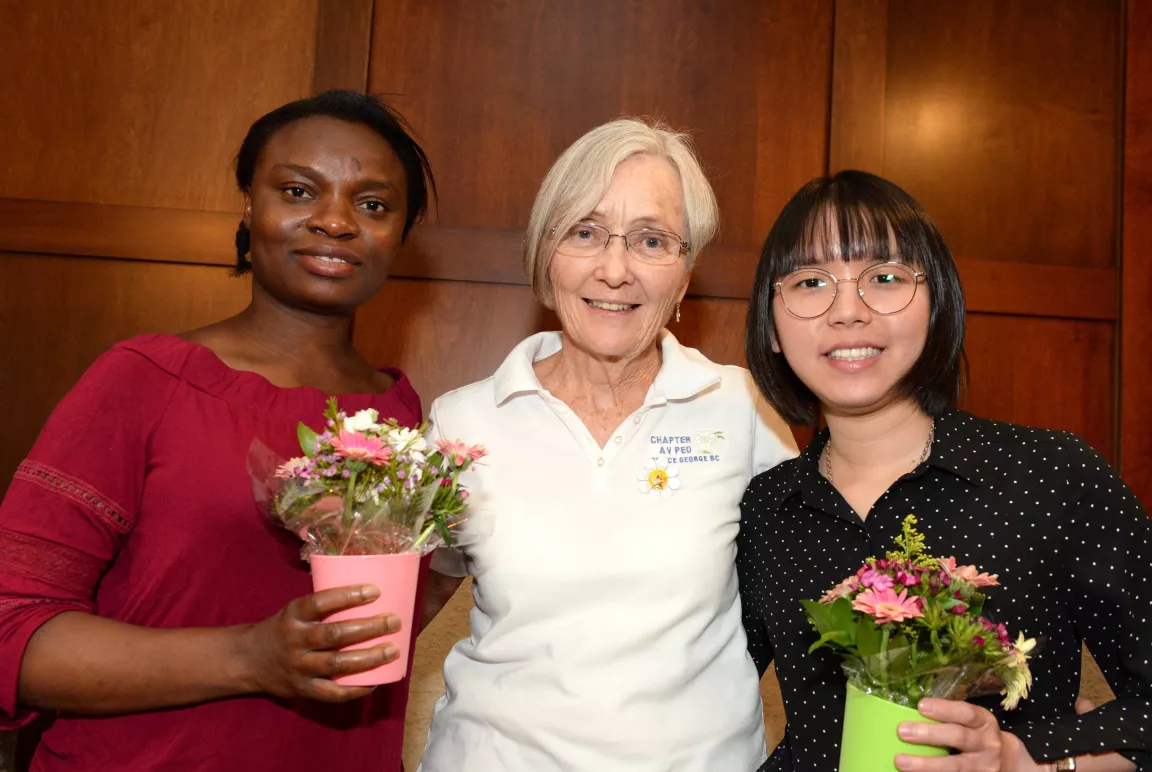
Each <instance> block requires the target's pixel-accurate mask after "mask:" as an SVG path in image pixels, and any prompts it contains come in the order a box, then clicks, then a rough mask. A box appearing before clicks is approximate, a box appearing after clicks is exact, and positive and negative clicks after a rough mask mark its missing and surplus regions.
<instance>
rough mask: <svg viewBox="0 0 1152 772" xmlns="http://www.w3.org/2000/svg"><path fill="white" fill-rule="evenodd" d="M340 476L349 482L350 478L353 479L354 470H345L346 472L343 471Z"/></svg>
mask: <svg viewBox="0 0 1152 772" xmlns="http://www.w3.org/2000/svg"><path fill="white" fill-rule="evenodd" d="M340 476H341V477H343V478H344V479H345V480H347V479H348V478H349V477H351V476H352V470H351V469H345V470H344V471H343V472H342V473H341V474H340Z"/></svg>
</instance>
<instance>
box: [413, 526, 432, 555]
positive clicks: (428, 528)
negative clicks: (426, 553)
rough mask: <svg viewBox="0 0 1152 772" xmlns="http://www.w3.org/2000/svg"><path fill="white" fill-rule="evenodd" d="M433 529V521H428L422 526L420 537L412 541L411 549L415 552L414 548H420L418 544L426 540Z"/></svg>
mask: <svg viewBox="0 0 1152 772" xmlns="http://www.w3.org/2000/svg"><path fill="white" fill-rule="evenodd" d="M435 530H436V524H435V523H429V524H428V525H427V526H426V527H425V528H424V531H423V532H422V533H421V534H420V538H418V539H416V541H414V542H412V551H413V552H415V551H416V550H418V549H420V545H422V544H423V543H424V542H426V541H428V537H429V536H431V535H432V532H433V531H435Z"/></svg>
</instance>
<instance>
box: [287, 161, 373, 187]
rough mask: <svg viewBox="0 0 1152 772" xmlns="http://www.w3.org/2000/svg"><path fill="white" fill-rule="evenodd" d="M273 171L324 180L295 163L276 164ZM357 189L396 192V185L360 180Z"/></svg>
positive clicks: (313, 171) (309, 168) (319, 174)
mask: <svg viewBox="0 0 1152 772" xmlns="http://www.w3.org/2000/svg"><path fill="white" fill-rule="evenodd" d="M272 168H273V169H283V170H285V171H290V172H295V173H296V174H299V175H300V176H302V177H307V178H308V179H310V180H312V181H314V182H321V181H323V180H324V175H323V174H321V173H320V172H319V171H317V170H316V169H313V168H312V167H311V166H301V165H300V164H294V163H282V164H276V165H275V166H273V167H272ZM357 187H360V188H365V189H370V190H396V184H395V183H394V182H391V181H389V180H371V179H369V180H360V182H359V183H358V184H357Z"/></svg>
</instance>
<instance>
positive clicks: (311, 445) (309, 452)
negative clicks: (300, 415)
mask: <svg viewBox="0 0 1152 772" xmlns="http://www.w3.org/2000/svg"><path fill="white" fill-rule="evenodd" d="M296 438H297V439H299V440H300V450H302V451H304V455H305V456H307V457H308V458H312V457H313V456H315V455H316V450H317V448H318V447H319V445H320V440H319V435H318V434H316V432H314V431H312V429H310V428H309V427H308V426H307V425H306V424H305V423H304V422H303V421H301V422H300V423H299V424H297V425H296Z"/></svg>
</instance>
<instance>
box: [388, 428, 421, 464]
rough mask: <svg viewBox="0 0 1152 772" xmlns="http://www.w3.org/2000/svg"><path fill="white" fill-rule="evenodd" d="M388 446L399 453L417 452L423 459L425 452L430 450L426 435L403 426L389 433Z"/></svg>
mask: <svg viewBox="0 0 1152 772" xmlns="http://www.w3.org/2000/svg"><path fill="white" fill-rule="evenodd" d="M388 444H389V445H391V446H392V447H393V449H395V450H396V452H397V453H403V452H404V451H409V452H415V453H418V454H421V455H420V457H421V458H423V453H424V451H426V450H428V443H427V442H426V441H425V440H424V435H423V434H421V433H420V432H418V431H416V430H415V429H409V428H407V427H406V426H401V427H399V428H397V429H393V430H392V431H390V432H388Z"/></svg>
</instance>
